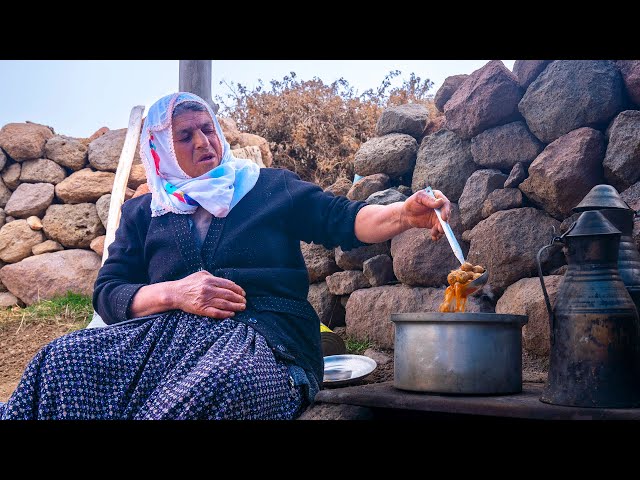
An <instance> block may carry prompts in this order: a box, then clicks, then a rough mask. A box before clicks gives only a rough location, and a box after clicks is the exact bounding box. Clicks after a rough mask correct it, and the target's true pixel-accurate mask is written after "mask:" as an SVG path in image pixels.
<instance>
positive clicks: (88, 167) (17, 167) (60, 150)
mask: <svg viewBox="0 0 640 480" xmlns="http://www.w3.org/2000/svg"><path fill="white" fill-rule="evenodd" d="M221 126H222V127H223V131H224V133H225V137H226V138H227V140H228V141H229V143H230V146H231V148H232V152H233V154H234V155H235V156H236V157H239V158H248V159H251V160H253V161H254V162H256V163H257V164H258V165H260V166H261V167H264V166H270V165H271V162H272V157H271V153H270V152H269V148H268V144H267V142H266V140H265V139H264V138H262V137H259V136H257V135H251V134H248V133H240V132H239V131H238V129H237V128H236V126H235V123H234V122H233V121H231V120H229V119H222V120H221ZM126 133H127V129H126V128H123V129H118V130H109V129H108V128H105V127H103V128H101V129H99V130H98V131H97V132H96V133H95V134H93V135H92V136H91V137H89V138H73V137H69V136H65V135H59V134H56V132H55V131H54V129H53V128H51V127H48V126H46V125H40V124H37V123H33V122H26V123H10V124H7V125H4V126H3V127H2V129H1V130H0V306H2V307H8V306H12V305H30V304H31V303H33V302H36V301H38V300H39V299H47V298H51V297H53V296H55V295H60V294H64V293H66V292H67V291H68V290H71V291H73V292H76V293H83V294H87V295H89V294H91V293H92V292H93V284H94V282H95V279H96V276H97V273H98V270H99V268H100V265H101V260H102V254H103V245H104V239H105V232H106V225H107V218H108V213H109V203H110V200H111V190H112V188H113V181H114V178H115V171H116V169H117V166H118V160H119V159H120V154H121V151H122V146H123V144H124V139H125V136H126ZM127 187H128V188H127V191H126V195H125V200H128V199H129V198H132V197H134V196H136V195H139V194H142V193H146V192H147V191H148V189H146V175H145V171H144V168H143V166H142V162H141V160H140V155H139V149H137V150H136V153H135V157H134V161H133V166H132V167H131V174H130V176H129V179H128V184H127Z"/></svg>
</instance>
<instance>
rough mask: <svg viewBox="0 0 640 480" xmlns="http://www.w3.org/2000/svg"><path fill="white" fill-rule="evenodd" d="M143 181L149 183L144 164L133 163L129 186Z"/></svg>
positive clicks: (131, 186)
mask: <svg viewBox="0 0 640 480" xmlns="http://www.w3.org/2000/svg"><path fill="white" fill-rule="evenodd" d="M236 158H244V157H236ZM143 183H147V174H146V172H145V170H144V165H142V164H139V165H131V172H130V173H129V181H128V182H127V187H129V188H130V189H132V190H135V189H136V188H138V187H139V186H140V185H142V184H143Z"/></svg>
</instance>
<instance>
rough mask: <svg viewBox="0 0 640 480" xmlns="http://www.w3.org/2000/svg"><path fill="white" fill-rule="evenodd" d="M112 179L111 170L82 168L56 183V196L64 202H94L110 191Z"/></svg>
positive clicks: (113, 176) (113, 177)
mask: <svg viewBox="0 0 640 480" xmlns="http://www.w3.org/2000/svg"><path fill="white" fill-rule="evenodd" d="M105 136H106V135H105ZM100 138H102V137H100ZM98 140H99V139H98ZM95 141H97V140H95ZM114 179H115V174H113V173H111V172H94V171H93V170H91V169H90V168H83V169H82V170H79V171H77V172H74V173H72V174H71V175H69V176H68V177H67V178H65V179H64V180H63V181H62V182H60V183H59V184H57V185H56V188H55V191H56V197H58V198H59V199H60V200H61V201H62V202H64V203H85V202H95V201H96V200H98V199H99V198H100V197H101V196H103V195H105V194H107V193H111V190H112V189H113V180H114Z"/></svg>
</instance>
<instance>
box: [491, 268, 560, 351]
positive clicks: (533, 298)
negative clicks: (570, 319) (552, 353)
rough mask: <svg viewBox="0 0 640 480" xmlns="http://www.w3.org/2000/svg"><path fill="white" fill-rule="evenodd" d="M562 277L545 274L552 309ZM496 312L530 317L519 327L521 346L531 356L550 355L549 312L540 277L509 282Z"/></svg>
mask: <svg viewBox="0 0 640 480" xmlns="http://www.w3.org/2000/svg"><path fill="white" fill-rule="evenodd" d="M563 278H564V277H563V276H562V275H548V276H545V277H544V284H545V288H546V289H547V294H548V295H549V301H550V302H551V308H553V307H554V306H555V303H556V296H557V294H558V290H559V288H560V283H561V282H562V279H563ZM496 313H502V314H509V315H526V316H527V317H529V320H528V322H527V323H526V324H525V325H524V327H523V328H522V348H523V349H524V350H526V351H528V352H529V353H533V354H534V355H538V356H548V355H549V346H550V342H549V338H550V337H549V331H550V328H549V313H548V311H547V304H546V302H545V300H544V295H543V293H542V287H541V285H540V278H539V277H534V278H523V279H520V280H518V281H517V282H516V283H514V284H513V285H510V286H509V287H508V288H507V289H506V290H505V292H504V294H503V295H502V297H500V299H499V300H498V303H497V304H496Z"/></svg>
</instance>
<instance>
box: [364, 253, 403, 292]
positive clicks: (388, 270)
mask: <svg viewBox="0 0 640 480" xmlns="http://www.w3.org/2000/svg"><path fill="white" fill-rule="evenodd" d="M362 273H364V276H365V277H366V278H367V280H369V284H370V285H371V286H372V287H380V286H382V285H386V284H387V283H391V282H393V281H395V279H396V277H395V275H394V273H393V260H392V259H391V257H390V256H389V255H376V256H375V257H372V258H370V259H369V260H366V261H365V262H364V263H363V264H362Z"/></svg>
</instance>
